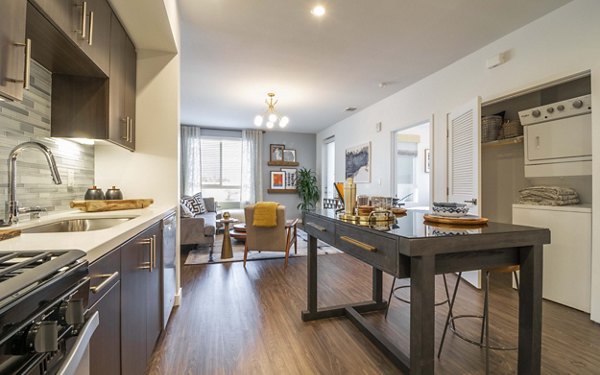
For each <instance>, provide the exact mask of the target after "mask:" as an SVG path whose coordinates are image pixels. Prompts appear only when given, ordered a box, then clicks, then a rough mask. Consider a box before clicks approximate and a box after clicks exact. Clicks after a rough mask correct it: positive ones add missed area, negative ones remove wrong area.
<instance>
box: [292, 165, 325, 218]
mask: <svg viewBox="0 0 600 375" xmlns="http://www.w3.org/2000/svg"><path fill="white" fill-rule="evenodd" d="M296 190H298V196H299V197H300V199H301V200H302V201H301V202H300V203H299V204H298V209H301V210H302V211H306V210H310V209H311V208H315V205H316V204H317V202H318V201H319V196H320V194H319V187H318V186H317V176H316V175H315V172H313V171H312V170H311V169H306V168H300V169H299V170H298V174H297V175H296Z"/></svg>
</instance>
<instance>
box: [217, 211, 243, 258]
mask: <svg viewBox="0 0 600 375" xmlns="http://www.w3.org/2000/svg"><path fill="white" fill-rule="evenodd" d="M238 222H239V220H238V219H233V218H230V219H219V220H217V223H221V224H223V245H222V246H221V259H229V258H233V250H232V248H231V237H229V224H232V223H234V224H235V223H238Z"/></svg>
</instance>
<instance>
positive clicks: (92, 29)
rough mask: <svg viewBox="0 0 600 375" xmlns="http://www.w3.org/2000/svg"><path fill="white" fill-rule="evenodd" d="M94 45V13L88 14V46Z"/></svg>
mask: <svg viewBox="0 0 600 375" xmlns="http://www.w3.org/2000/svg"><path fill="white" fill-rule="evenodd" d="M93 43H94V12H93V11H92V12H90V33H89V36H88V45H90V46H91V45H92V44H93Z"/></svg>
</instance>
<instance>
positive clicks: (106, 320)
mask: <svg viewBox="0 0 600 375" xmlns="http://www.w3.org/2000/svg"><path fill="white" fill-rule="evenodd" d="M162 242H163V241H162V225H161V222H158V223H156V224H154V225H152V226H150V227H149V228H148V229H146V230H144V231H143V232H141V233H140V234H138V235H136V236H135V237H133V238H131V239H130V240H128V241H127V242H126V243H124V244H123V245H121V246H119V247H117V248H116V249H115V250H113V251H110V252H109V253H107V254H106V255H104V256H102V257H101V258H99V259H98V260H96V261H94V262H92V264H90V278H91V282H90V286H91V290H90V305H91V308H90V311H89V314H93V313H94V312H96V311H98V312H99V313H100V326H99V327H98V328H97V329H96V332H95V333H94V336H93V337H92V340H91V343H90V365H91V375H107V374H110V375H119V374H123V375H138V374H139V375H143V374H144V373H145V371H146V365H147V364H148V360H149V359H150V356H151V355H152V352H153V351H154V346H155V345H156V342H157V341H158V337H159V336H160V334H161V332H162V329H163V318H164V317H163V296H162V293H163V285H162V278H161V270H162V262H163V260H162Z"/></svg>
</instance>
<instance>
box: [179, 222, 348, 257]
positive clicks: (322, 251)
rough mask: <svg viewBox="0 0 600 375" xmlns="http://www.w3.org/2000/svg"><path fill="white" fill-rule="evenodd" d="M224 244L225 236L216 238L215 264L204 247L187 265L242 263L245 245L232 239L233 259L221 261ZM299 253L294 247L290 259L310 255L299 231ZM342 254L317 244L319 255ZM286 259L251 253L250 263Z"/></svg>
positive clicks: (274, 254) (281, 254)
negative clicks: (295, 252)
mask: <svg viewBox="0 0 600 375" xmlns="http://www.w3.org/2000/svg"><path fill="white" fill-rule="evenodd" d="M222 244H223V234H218V235H217V236H216V238H215V250H214V253H213V262H210V263H209V261H208V259H209V251H210V249H209V248H208V246H207V247H202V248H198V249H194V250H190V252H189V253H188V255H187V257H186V258H185V265H186V266H190V265H198V264H213V263H228V262H241V261H243V260H244V243H243V242H240V241H236V240H234V239H233V238H232V239H231V247H232V248H233V258H229V259H221V246H222ZM297 244H298V253H297V254H294V245H293V244H292V248H291V249H290V258H294V257H302V256H306V255H307V254H308V241H307V235H306V232H304V231H302V230H300V229H298V241H297ZM339 253H342V252H341V251H340V250H338V249H336V248H334V247H331V246H329V245H328V244H326V243H325V242H322V241H319V242H318V243H317V255H326V254H339ZM284 257H285V253H284V252H273V251H263V252H260V253H259V252H258V251H249V252H248V261H254V260H267V259H281V258H284Z"/></svg>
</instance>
